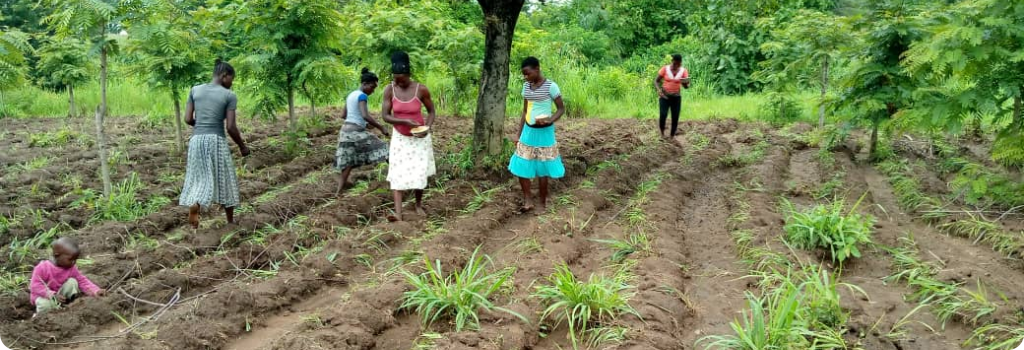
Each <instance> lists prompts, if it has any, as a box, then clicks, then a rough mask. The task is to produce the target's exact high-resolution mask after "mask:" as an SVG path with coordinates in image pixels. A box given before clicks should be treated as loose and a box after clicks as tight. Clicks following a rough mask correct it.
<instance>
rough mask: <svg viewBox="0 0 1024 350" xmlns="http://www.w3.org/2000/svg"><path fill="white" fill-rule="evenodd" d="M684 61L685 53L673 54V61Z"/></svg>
mask: <svg viewBox="0 0 1024 350" xmlns="http://www.w3.org/2000/svg"><path fill="white" fill-rule="evenodd" d="M682 61H683V55H680V54H677V53H674V54H672V62H682Z"/></svg>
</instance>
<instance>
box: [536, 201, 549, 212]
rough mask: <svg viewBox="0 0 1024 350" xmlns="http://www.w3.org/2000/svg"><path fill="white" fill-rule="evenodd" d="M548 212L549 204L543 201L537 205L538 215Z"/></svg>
mask: <svg viewBox="0 0 1024 350" xmlns="http://www.w3.org/2000/svg"><path fill="white" fill-rule="evenodd" d="M547 212H548V205H547V204H544V203H541V204H540V205H538V206H537V212H536V213H534V214H536V215H543V214H544V213H547Z"/></svg>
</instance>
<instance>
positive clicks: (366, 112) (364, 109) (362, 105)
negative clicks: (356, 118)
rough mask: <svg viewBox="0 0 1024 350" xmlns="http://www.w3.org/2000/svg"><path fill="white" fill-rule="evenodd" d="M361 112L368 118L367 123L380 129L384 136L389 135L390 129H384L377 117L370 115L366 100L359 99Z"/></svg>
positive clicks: (364, 117)
mask: <svg viewBox="0 0 1024 350" xmlns="http://www.w3.org/2000/svg"><path fill="white" fill-rule="evenodd" d="M359 112H361V113H362V114H363V119H365V120H366V123H367V124H370V126H372V127H374V128H377V130H380V133H381V134H384V136H388V131H387V130H385V129H384V126H383V125H380V123H378V122H377V120H376V119H373V117H371V116H370V109H369V108H367V107H366V101H359Z"/></svg>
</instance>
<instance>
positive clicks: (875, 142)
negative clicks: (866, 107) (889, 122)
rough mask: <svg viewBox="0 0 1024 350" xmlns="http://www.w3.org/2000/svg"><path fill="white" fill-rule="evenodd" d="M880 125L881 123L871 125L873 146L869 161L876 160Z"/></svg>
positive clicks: (870, 150)
mask: <svg viewBox="0 0 1024 350" xmlns="http://www.w3.org/2000/svg"><path fill="white" fill-rule="evenodd" d="M878 124H881V123H879V122H872V123H871V126H872V128H871V144H870V146H869V148H868V159H875V148H876V146H878Z"/></svg>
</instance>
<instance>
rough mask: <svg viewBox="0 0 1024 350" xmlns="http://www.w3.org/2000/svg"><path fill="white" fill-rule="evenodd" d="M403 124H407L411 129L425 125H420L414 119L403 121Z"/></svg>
mask: <svg viewBox="0 0 1024 350" xmlns="http://www.w3.org/2000/svg"><path fill="white" fill-rule="evenodd" d="M402 122H403V123H405V125H408V126H411V127H417V126H422V125H423V124H420V123H419V122H417V121H415V120H412V119H402Z"/></svg>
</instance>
